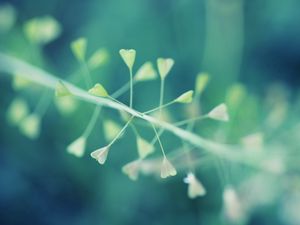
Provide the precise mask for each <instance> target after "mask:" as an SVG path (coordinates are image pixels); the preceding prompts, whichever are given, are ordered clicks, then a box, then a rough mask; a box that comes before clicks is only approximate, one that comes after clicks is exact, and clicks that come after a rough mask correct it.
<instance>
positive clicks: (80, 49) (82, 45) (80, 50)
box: [71, 37, 87, 62]
mask: <svg viewBox="0 0 300 225" xmlns="http://www.w3.org/2000/svg"><path fill="white" fill-rule="evenodd" d="M86 47H87V40H86V39H85V38H83V37H81V38H78V39H76V40H75V41H73V42H72V43H71V50H72V52H73V55H74V56H75V58H76V59H77V60H78V61H80V62H83V61H84V60H85V54H86Z"/></svg>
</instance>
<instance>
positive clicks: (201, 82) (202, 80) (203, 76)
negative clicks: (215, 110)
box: [195, 73, 210, 95]
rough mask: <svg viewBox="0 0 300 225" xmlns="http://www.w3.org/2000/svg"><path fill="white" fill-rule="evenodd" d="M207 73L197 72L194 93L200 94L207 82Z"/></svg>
mask: <svg viewBox="0 0 300 225" xmlns="http://www.w3.org/2000/svg"><path fill="white" fill-rule="evenodd" d="M209 79H210V78H209V75H208V73H199V74H198V75H197V77H196V85H195V92H196V95H201V94H202V92H203V91H204V90H205V88H206V86H207V84H208V82H209Z"/></svg>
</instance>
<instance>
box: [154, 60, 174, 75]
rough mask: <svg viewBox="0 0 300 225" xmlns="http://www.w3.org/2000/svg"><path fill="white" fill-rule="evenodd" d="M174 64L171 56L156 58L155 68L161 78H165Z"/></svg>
mask: <svg viewBox="0 0 300 225" xmlns="http://www.w3.org/2000/svg"><path fill="white" fill-rule="evenodd" d="M173 65H174V60H173V59H171V58H167V59H164V58H158V59H157V68H158V72H159V75H160V77H161V79H162V80H163V79H165V78H166V76H167V75H168V74H169V72H170V70H171V69H172V67H173Z"/></svg>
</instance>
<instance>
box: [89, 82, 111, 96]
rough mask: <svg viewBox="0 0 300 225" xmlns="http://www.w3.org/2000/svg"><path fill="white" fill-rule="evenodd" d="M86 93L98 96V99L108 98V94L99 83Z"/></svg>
mask: <svg viewBox="0 0 300 225" xmlns="http://www.w3.org/2000/svg"><path fill="white" fill-rule="evenodd" d="M88 92H89V93H90V94H92V95H95V96H99V97H107V96H108V93H107V91H106V90H105V88H104V87H103V86H102V85H101V84H99V83H97V84H95V86H94V87H93V88H91V89H90V90H89V91H88Z"/></svg>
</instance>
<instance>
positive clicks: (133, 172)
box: [122, 159, 142, 181]
mask: <svg viewBox="0 0 300 225" xmlns="http://www.w3.org/2000/svg"><path fill="white" fill-rule="evenodd" d="M141 163H142V161H141V160H140V159H138V160H135V161H132V162H129V163H127V164H126V165H124V166H123V167H122V172H123V173H124V174H126V175H127V176H128V177H129V178H130V179H131V180H134V181H135V180H137V179H138V176H139V170H140V166H141Z"/></svg>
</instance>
